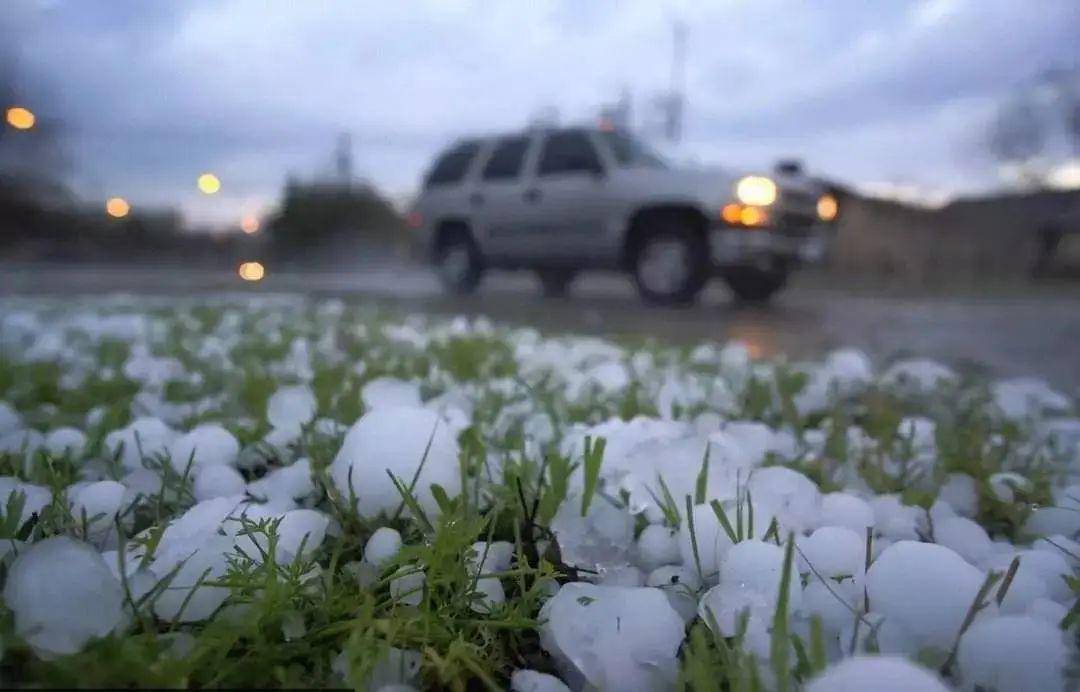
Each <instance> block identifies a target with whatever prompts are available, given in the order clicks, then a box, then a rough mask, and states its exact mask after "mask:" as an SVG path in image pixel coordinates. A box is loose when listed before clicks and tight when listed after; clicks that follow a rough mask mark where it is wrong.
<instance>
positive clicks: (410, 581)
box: [390, 565, 426, 606]
mask: <svg viewBox="0 0 1080 692" xmlns="http://www.w3.org/2000/svg"><path fill="white" fill-rule="evenodd" d="M394 574H395V575H396V576H395V577H394V578H393V579H391V580H390V597H391V598H393V599H394V600H395V601H397V602H398V603H401V604H403V605H411V606H416V605H420V601H422V600H423V598H424V582H425V581H426V577H425V576H424V572H423V571H422V570H420V569H419V568H418V567H416V566H414V565H403V566H401V567H400V568H398V571H397V572H395V573H394Z"/></svg>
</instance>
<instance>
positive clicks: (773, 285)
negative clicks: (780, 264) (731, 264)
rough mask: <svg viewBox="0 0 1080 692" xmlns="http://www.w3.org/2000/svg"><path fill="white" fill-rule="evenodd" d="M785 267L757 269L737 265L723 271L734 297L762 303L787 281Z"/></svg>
mask: <svg viewBox="0 0 1080 692" xmlns="http://www.w3.org/2000/svg"><path fill="white" fill-rule="evenodd" d="M787 277H788V272H787V270H786V269H783V268H777V269H767V270H766V269H759V268H757V267H737V268H734V269H729V270H728V271H726V272H724V281H725V282H727V285H728V287H729V288H730V289H731V292H732V293H734V294H735V297H736V298H738V299H739V300H740V301H742V302H744V303H764V302H767V301H768V300H769V299H770V298H772V297H773V295H774V294H775V293H776V292H777V291H779V290H780V289H781V288H783V287H784V284H785V283H787Z"/></svg>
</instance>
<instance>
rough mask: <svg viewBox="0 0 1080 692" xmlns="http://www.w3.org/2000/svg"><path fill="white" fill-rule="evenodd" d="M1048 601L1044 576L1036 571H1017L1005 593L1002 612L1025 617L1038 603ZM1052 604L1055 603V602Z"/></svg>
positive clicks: (1001, 607)
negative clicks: (1033, 605)
mask: <svg viewBox="0 0 1080 692" xmlns="http://www.w3.org/2000/svg"><path fill="white" fill-rule="evenodd" d="M1021 562H1023V560H1021ZM1047 600H1049V599H1048V598H1047V588H1046V583H1045V582H1044V581H1043V579H1042V575H1040V574H1038V573H1037V572H1036V571H1034V570H1028V569H1025V570H1023V571H1021V570H1019V569H1017V571H1016V574H1014V575H1013V580H1012V583H1010V584H1009V590H1008V591H1006V592H1005V598H1004V599H1002V601H1001V606H1000V610H1001V612H1002V613H1003V614H1006V615H1023V614H1025V613H1027V612H1028V610H1029V609H1030V608H1031V605H1032V604H1033V603H1035V602H1036V601H1047ZM1050 602H1051V603H1053V601H1050Z"/></svg>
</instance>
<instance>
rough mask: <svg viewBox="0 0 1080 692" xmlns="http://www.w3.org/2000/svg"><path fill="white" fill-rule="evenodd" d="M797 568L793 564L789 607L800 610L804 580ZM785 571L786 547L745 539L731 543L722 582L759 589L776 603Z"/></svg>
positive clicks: (721, 565)
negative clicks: (800, 578)
mask: <svg viewBox="0 0 1080 692" xmlns="http://www.w3.org/2000/svg"><path fill="white" fill-rule="evenodd" d="M795 569H796V567H795V565H792V574H791V576H790V580H789V583H788V608H789V609H790V610H791V611H795V610H798V609H799V606H800V604H801V603H802V582H801V581H800V580H799V575H798V573H797V572H796V571H795ZM783 572H784V549H783V548H781V547H780V546H778V545H774V544H772V543H765V542H764V541H759V540H746V541H741V542H739V543H736V544H735V545H734V546H732V548H731V550H729V551H728V553H727V556H725V557H724V559H723V561H722V562H721V564H720V583H721V584H728V585H736V586H740V587H742V588H745V589H751V590H753V591H757V592H759V593H762V594H764V595H765V596H767V597H769V598H770V599H772V601H771V602H772V603H776V599H777V598H778V597H779V595H780V580H781V577H782V576H783ZM770 614H771V611H770Z"/></svg>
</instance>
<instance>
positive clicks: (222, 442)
mask: <svg viewBox="0 0 1080 692" xmlns="http://www.w3.org/2000/svg"><path fill="white" fill-rule="evenodd" d="M469 460H471V461H469ZM0 463H2V468H0V531H3V532H4V533H3V536H0V538H2V541H0V580H2V582H0V585H2V594H3V596H2V611H0V623H2V624H0V655H2V656H3V662H2V663H0V665H3V667H4V670H5V671H6V672H5V680H8V681H10V682H12V683H19V684H28V685H34V684H45V683H48V682H49V681H52V680H65V681H67V682H68V683H72V684H78V683H79V682H80V681H82V682H87V683H94V684H106V685H107V684H109V683H113V684H116V685H120V684H125V682H130V681H142V682H143V683H145V684H154V685H158V684H165V683H163V682H161V681H162V680H166V681H168V680H171V681H172V682H173V683H176V682H178V681H179V683H180V684H199V685H206V684H226V685H229V686H245V685H249V686H266V685H272V684H282V685H287V684H289V681H292V680H303V681H304V682H305V684H314V685H345V686H353V687H356V688H359V689H373V690H377V689H384V690H391V689H394V690H405V689H420V688H424V687H427V686H458V687H463V686H464V685H465V684H476V683H484V684H488V685H494V686H496V687H501V688H504V689H505V688H509V689H513V690H517V691H518V692H526V691H554V690H567V689H574V690H582V689H599V690H664V689H698V688H699V686H700V685H701V684H702V680H703V679H706V680H712V682H711V683H709V684H717V685H719V684H720V683H721V682H724V683H725V684H728V685H730V686H731V687H739V688H740V689H742V688H743V686H746V688H747V689H752V688H755V687H756V688H758V689H773V688H783V689H806V690H811V691H832V692H835V691H845V690H905V691H919V690H926V691H934V690H947V689H964V690H974V689H983V690H998V691H999V692H1009V691H1012V690H1017V691H1019V690H1063V689H1066V688H1069V687H1071V686H1073V685H1075V684H1077V680H1078V679H1080V678H1078V677H1077V671H1078V669H1080V667H1078V652H1077V643H1078V638H1080V606H1078V605H1077V602H1078V596H1080V571H1078V568H1080V542H1078V541H1080V418H1078V417H1077V406H1076V401H1075V399H1074V398H1073V397H1072V396H1070V395H1069V394H1068V393H1063V392H1060V391H1057V390H1056V389H1054V388H1053V387H1051V386H1049V385H1048V384H1047V383H1045V382H1043V381H1041V380H1037V379H1032V378H1014V379H1006V380H1000V381H985V380H980V379H974V378H970V377H967V376H965V375H963V374H962V373H960V372H957V371H955V370H953V369H952V368H950V367H949V366H948V365H945V364H942V363H938V362H934V361H929V360H923V359H907V360H899V361H893V362H889V361H886V362H883V363H877V364H875V363H873V362H872V361H871V360H870V358H869V357H868V356H867V355H866V354H864V353H862V352H859V351H857V350H852V349H841V350H837V351H834V352H832V353H830V354H828V355H827V356H826V357H825V358H824V359H823V360H822V361H816V362H786V361H783V360H780V361H776V362H762V361H754V360H752V359H750V358H749V356H748V352H747V350H746V348H744V347H743V346H742V345H740V344H738V343H729V344H712V343H704V344H700V345H698V346H697V347H695V348H691V349H687V348H673V347H665V346H661V345H656V344H652V345H647V346H644V347H640V348H636V349H630V348H626V347H623V346H620V345H618V344H616V343H612V342H609V341H605V340H601V339H596V338H584V337H548V336H542V335H541V334H539V333H537V332H536V331H534V330H531V329H512V328H506V327H500V326H496V325H493V324H492V323H490V322H488V321H486V320H484V319H483V318H480V319H466V318H460V317H459V318H455V319H436V318H426V317H423V316H411V317H408V318H404V319H402V318H394V317H391V316H387V315H384V314H382V313H379V312H377V311H374V310H367V309H360V308H357V307H351V306H347V305H345V304H343V303H342V302H340V301H323V302H308V301H304V300H300V299H292V298H261V299H246V300H245V299H239V298H237V299H223V300H220V301H204V302H201V303H195V302H192V303H189V304H187V303H185V304H180V305H179V306H177V305H176V304H175V303H173V304H164V303H163V304H156V303H153V302H151V301H148V300H141V301H140V300H136V299H131V298H127V299H125V298H118V299H111V300H102V301H94V302H85V303H78V304H74V305H72V304H59V303H53V302H48V301H34V300H21V301H16V300H9V301H7V302H6V303H4V304H2V305H0ZM470 464H471V465H470ZM523 479H524V480H523ZM519 499H520V502H519ZM470 512H471V513H472V514H470ZM496 517H498V518H499V520H498V521H495V520H494V519H495V518H496ZM508 517H510V519H507V518H508ZM487 518H490V519H491V520H487ZM453 541H459V542H460V545H461V546H464V548H454V549H448V548H447V547H446V546H449V545H452V544H453V545H457V544H456V543H452V542H453ZM470 544H471V547H469V546H470ZM439 556H441V557H439ZM436 560H443V561H450V562H449V563H447V564H449V566H447V565H446V564H443V563H439V564H436ZM451 563H452V564H451ZM455 574H456V575H458V576H457V577H448V576H447V575H455ZM448 579H457V581H447V580H448ZM448 583H453V584H457V585H458V586H457V587H456V588H457V589H458V591H459V592H460V591H466V592H467V593H465V594H464V596H465V598H459V596H461V595H462V594H461V593H448V592H447V588H446V584H448ZM273 584H279V585H291V586H288V587H286V586H280V589H285V590H284V591H282V590H279V591H275V588H279V587H274V586H273ZM275 593H276V594H278V596H276V597H275V598H278V600H277V601H273V603H275V605H274V606H273V609H272V612H261V611H259V607H260V604H263V603H267V602H269V601H268V599H270V598H271V596H272V595H273V594H275ZM281 593H288V594H290V595H289V596H288V597H284V596H281V595H280V594H281ZM428 614H437V615H433V616H432V617H433V618H434V619H433V620H427V621H425V620H423V618H424V617H427V615H428ZM259 618H262V619H259ZM267 618H272V619H273V622H275V623H276V624H275V627H276V629H274V630H272V631H270V630H266V629H265V628H263V629H261V630H260V634H259V635H258V636H257V637H254V636H253V635H250V631H249V630H244V629H242V628H243V626H244V624H243V623H245V622H249V623H250V622H254V621H258V622H266V621H267V620H266V619H267ZM416 622H427V623H428V625H432V626H435V625H437V626H438V627H440V628H442V629H440V630H439V631H444V632H447V633H448V634H447V636H446V637H444V638H441V639H439V638H434V635H431V634H430V631H431V629H430V627H427V626H425V627H416V626H407V625H406V624H405V623H416ZM489 625H490V627H489ZM260 627H262V626H261V625H260ZM229 628H240V629H233V630H230V629H229ZM515 628H517V629H518V630H523V631H522V632H519V635H528V636H519V635H513V636H511V633H513V632H515V631H517V630H515ZM530 629H531V630H533V631H532V632H529V631H528V630H530ZM230 631H235V632H249V634H247V635H237V636H233V637H228V636H225V635H223V634H222V633H223V632H230ZM425 633H428V634H425ZM425 637H429V638H428V639H425ZM125 641H130V642H132V644H131V646H130V647H127V648H125V647H124V646H118V644H122V643H123V642H125ZM223 642H224V643H223ZM471 646H474V647H476V648H475V651H482V652H484V655H482V656H476V657H474V658H472V659H468V660H470V661H471V662H470V663H469V664H468V665H465V664H463V663H461V662H462V661H465V660H467V654H468V652H469V651H472V650H473V649H469V647H471ZM222 647H224V649H222ZM132 651H138V656H137V657H136V658H132V659H125V658H124V656H127V655H131V656H135V654H132V653H131V652H132ZM297 652H301V653H297ZM81 656H89V657H91V659H88V660H93V661H95V665H94V666H89V667H85V666H84V667H82V668H80V665H79V663H78V662H79V661H80V660H83V659H80V657H81ZM215 656H217V657H218V658H214V657H215ZM260 657H265V659H263V658H260ZM208 661H212V662H213V663H212V664H208V663H207V662H208ZM244 661H248V663H249V665H246V666H245V665H241V662H244ZM283 661H284V662H283ZM90 668H92V669H94V670H95V671H98V672H97V673H96V674H98V675H100V676H104V677H103V678H102V679H97V678H95V679H92V680H91V679H85V680H84V679H82V678H80V677H79V676H80V675H84V674H85V675H89V674H90V673H89V672H79V671H80V670H89V669H90ZM72 671H75V672H72ZM102 671H104V672H102ZM163 671H166V672H163ZM167 671H178V672H176V675H178V676H179V677H177V678H175V679H170V678H160V677H157V678H155V677H149V676H150V675H151V674H153V675H166V674H167ZM703 671H704V672H703ZM144 673H145V675H146V676H147V677H139V676H140V675H142V674H144ZM264 674H265V675H268V676H269V675H278V676H285V677H257V676H259V675H264ZM63 675H68V676H69V677H55V676H63ZM72 675H74V676H75V677H70V676H72ZM227 675H234V676H237V677H223V676H227ZM243 675H247V676H249V677H242V676H243ZM13 676H14V677H13ZM131 676H134V677H131ZM289 676H298V677H289ZM146 681H151V682H146ZM153 681H157V682H153Z"/></svg>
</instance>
